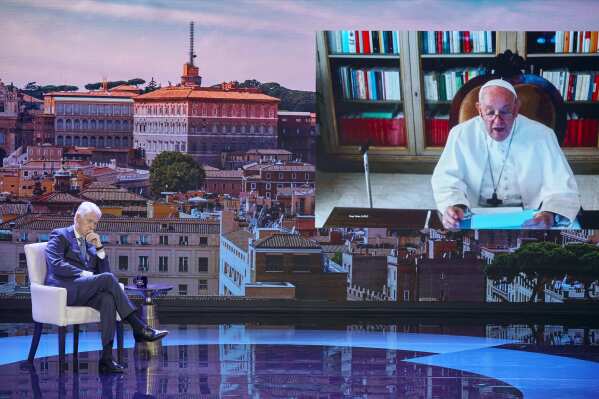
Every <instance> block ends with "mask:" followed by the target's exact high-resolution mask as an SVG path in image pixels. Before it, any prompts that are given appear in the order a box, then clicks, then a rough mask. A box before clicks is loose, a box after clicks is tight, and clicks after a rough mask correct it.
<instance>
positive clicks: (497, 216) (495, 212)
mask: <svg viewBox="0 0 599 399" xmlns="http://www.w3.org/2000/svg"><path fill="white" fill-rule="evenodd" d="M537 212H538V210H534V209H528V210H522V208H518V207H514V208H509V207H505V208H501V207H498V208H473V209H472V216H471V217H470V218H468V219H465V220H463V221H462V222H461V223H460V228H462V229H473V230H485V229H496V230H501V229H506V230H511V229H522V225H523V224H524V222H526V221H528V220H530V219H532V218H533V216H534V214H535V213H537ZM552 229H558V230H559V229H580V223H578V220H575V221H574V223H572V224H570V225H569V226H559V227H557V226H554V227H553V228H552Z"/></svg>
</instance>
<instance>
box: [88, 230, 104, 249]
mask: <svg viewBox="0 0 599 399" xmlns="http://www.w3.org/2000/svg"><path fill="white" fill-rule="evenodd" d="M85 239H86V240H87V241H89V242H90V243H92V244H93V245H94V246H95V247H96V248H100V247H101V246H102V241H100V236H99V235H98V234H97V233H95V232H93V231H92V232H91V233H89V234H88V235H87V236H85Z"/></svg>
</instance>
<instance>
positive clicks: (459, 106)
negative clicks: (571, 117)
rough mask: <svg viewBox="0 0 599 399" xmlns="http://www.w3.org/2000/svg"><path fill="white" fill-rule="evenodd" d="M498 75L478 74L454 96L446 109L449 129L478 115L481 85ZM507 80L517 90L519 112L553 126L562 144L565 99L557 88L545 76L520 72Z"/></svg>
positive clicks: (564, 122)
mask: <svg viewBox="0 0 599 399" xmlns="http://www.w3.org/2000/svg"><path fill="white" fill-rule="evenodd" d="M497 78H499V76H497V75H483V76H477V77H476V78H474V79H471V80H469V81H468V82H467V83H466V84H465V85H464V86H462V88H461V89H460V90H458V92H457V93H456V95H455V96H454V98H453V101H452V103H451V109H450V112H449V128H450V129H451V128H452V127H453V126H455V125H457V124H458V123H461V122H464V121H467V120H468V119H471V118H473V117H475V116H477V115H478V112H477V110H476V106H475V104H476V103H477V102H478V92H479V91H480V88H481V86H482V85H483V84H485V83H486V82H487V81H489V80H491V79H497ZM505 80H507V81H509V82H510V83H511V84H512V85H513V86H514V88H515V89H516V93H518V99H519V100H520V103H521V106H520V114H522V115H524V116H527V117H528V118H530V119H534V120H536V121H538V122H541V123H543V124H544V125H546V126H548V127H550V128H551V129H553V131H554V132H555V134H556V136H557V140H558V142H559V143H560V144H561V143H562V142H563V140H564V137H565V135H566V112H565V108H564V101H563V99H562V96H561V95H560V93H559V92H558V90H557V89H556V88H555V87H554V86H553V85H552V84H551V83H550V82H549V81H548V80H546V79H544V78H543V77H541V76H538V75H532V74H520V75H516V76H513V77H511V78H509V79H505Z"/></svg>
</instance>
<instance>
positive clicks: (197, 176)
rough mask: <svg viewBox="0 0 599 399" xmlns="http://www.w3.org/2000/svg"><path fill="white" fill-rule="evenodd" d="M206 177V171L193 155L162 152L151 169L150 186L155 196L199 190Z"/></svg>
mask: <svg viewBox="0 0 599 399" xmlns="http://www.w3.org/2000/svg"><path fill="white" fill-rule="evenodd" d="M204 177H205V173H204V169H203V168H202V166H201V165H199V164H198V163H197V162H196V161H195V160H194V159H193V158H192V156H191V155H189V154H183V153H180V152H176V151H164V152H161V153H160V154H158V156H157V157H156V158H155V159H154V161H153V162H152V166H151V167H150V186H151V188H152V193H153V194H154V195H155V196H159V195H160V193H161V192H163V191H175V192H186V191H190V190H197V189H198V188H200V185H201V184H202V181H203V180H204Z"/></svg>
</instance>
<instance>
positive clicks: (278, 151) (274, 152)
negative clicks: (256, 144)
mask: <svg viewBox="0 0 599 399" xmlns="http://www.w3.org/2000/svg"><path fill="white" fill-rule="evenodd" d="M246 153H247V154H262V155H290V154H291V151H287V150H283V149H268V148H264V149H252V150H247V151H246Z"/></svg>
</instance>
